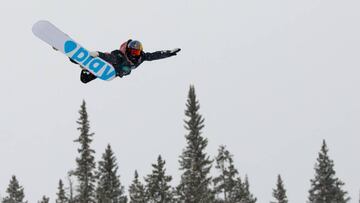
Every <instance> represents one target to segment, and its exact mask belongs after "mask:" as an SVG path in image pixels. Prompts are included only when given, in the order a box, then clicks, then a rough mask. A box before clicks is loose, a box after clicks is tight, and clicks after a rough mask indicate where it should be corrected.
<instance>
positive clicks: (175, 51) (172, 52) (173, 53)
mask: <svg viewBox="0 0 360 203" xmlns="http://www.w3.org/2000/svg"><path fill="white" fill-rule="evenodd" d="M180 50H181V49H180V48H175V49H173V50H171V51H170V52H169V54H170V56H175V55H177V53H178V52H179V51H180Z"/></svg>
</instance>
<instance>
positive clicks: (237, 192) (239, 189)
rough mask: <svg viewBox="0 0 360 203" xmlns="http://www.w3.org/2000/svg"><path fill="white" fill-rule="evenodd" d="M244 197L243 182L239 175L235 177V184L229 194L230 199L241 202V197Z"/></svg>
mask: <svg viewBox="0 0 360 203" xmlns="http://www.w3.org/2000/svg"><path fill="white" fill-rule="evenodd" d="M244 197H245V188H244V184H243V182H242V180H241V178H240V177H237V178H236V181H235V186H234V189H233V193H232V195H231V200H232V201H233V202H240V203H243V201H242V200H243V199H245V198H244Z"/></svg>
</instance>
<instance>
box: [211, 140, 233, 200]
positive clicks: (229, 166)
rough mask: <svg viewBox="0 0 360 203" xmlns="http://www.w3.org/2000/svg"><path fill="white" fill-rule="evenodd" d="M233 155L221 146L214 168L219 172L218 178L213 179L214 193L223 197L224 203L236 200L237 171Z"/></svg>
mask: <svg viewBox="0 0 360 203" xmlns="http://www.w3.org/2000/svg"><path fill="white" fill-rule="evenodd" d="M232 157H233V155H232V154H230V152H229V151H228V150H227V149H226V147H225V146H223V145H221V146H220V147H219V149H218V155H217V156H216V158H215V160H216V165H215V168H216V169H217V170H218V171H219V176H217V177H215V178H214V179H213V182H214V192H215V194H216V195H223V197H224V201H223V202H224V203H232V202H235V201H236V200H235V199H236V198H235V197H236V195H235V187H236V178H237V177H236V176H237V175H238V173H239V172H238V170H237V169H236V168H235V166H234V161H233V158H232Z"/></svg>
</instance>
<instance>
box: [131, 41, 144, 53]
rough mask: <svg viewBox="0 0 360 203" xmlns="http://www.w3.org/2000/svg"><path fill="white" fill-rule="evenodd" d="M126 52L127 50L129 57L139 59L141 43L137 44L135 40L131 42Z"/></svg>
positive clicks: (141, 48)
mask: <svg viewBox="0 0 360 203" xmlns="http://www.w3.org/2000/svg"><path fill="white" fill-rule="evenodd" d="M127 50H128V54H129V56H131V57H139V56H140V54H141V52H142V50H143V46H142V44H141V42H139V41H137V40H131V41H130V42H129V43H128V45H127Z"/></svg>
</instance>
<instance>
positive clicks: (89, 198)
mask: <svg viewBox="0 0 360 203" xmlns="http://www.w3.org/2000/svg"><path fill="white" fill-rule="evenodd" d="M79 114H80V118H79V120H78V121H77V123H78V124H79V127H78V130H79V131H80V136H79V138H78V139H77V140H75V142H78V143H80V148H79V149H78V152H79V154H80V157H78V158H76V163H77V168H76V169H75V171H74V175H75V176H76V177H77V179H78V182H79V187H78V188H77V192H78V195H77V196H76V198H75V199H76V201H77V202H80V203H93V202H95V200H94V199H95V198H94V197H95V186H94V184H95V175H94V170H95V161H94V153H95V151H94V150H93V149H91V148H90V144H91V142H92V136H93V135H94V134H93V133H90V123H89V118H88V113H87V110H86V103H85V101H83V102H82V105H81V108H80V110H79Z"/></svg>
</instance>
